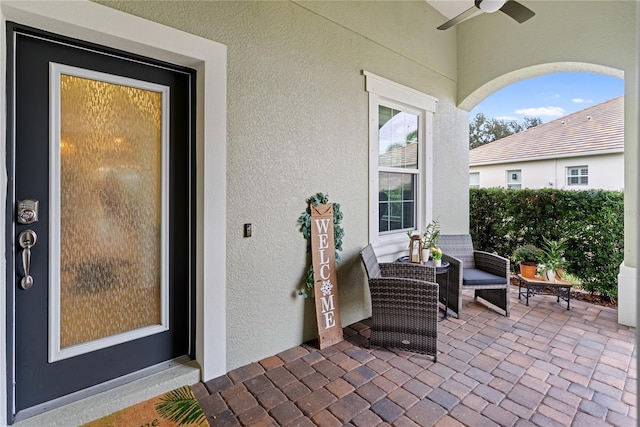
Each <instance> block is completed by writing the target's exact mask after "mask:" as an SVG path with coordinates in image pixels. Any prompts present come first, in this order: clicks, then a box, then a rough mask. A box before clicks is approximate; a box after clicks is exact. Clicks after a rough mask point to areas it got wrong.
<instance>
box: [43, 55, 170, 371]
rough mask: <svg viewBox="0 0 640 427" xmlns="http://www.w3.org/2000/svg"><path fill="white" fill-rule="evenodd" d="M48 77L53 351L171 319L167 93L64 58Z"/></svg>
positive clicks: (161, 325) (95, 343) (137, 333)
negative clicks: (66, 63)
mask: <svg viewBox="0 0 640 427" xmlns="http://www.w3.org/2000/svg"><path fill="white" fill-rule="evenodd" d="M52 83H54V84H53V85H52V86H53V87H54V89H53V90H54V91H55V92H56V93H54V94H52V95H53V96H52V99H54V97H55V99H56V100H55V101H54V102H53V104H52V111H51V115H52V119H54V120H52V130H53V132H52V133H53V135H52V147H51V153H52V161H51V164H52V167H51V171H52V172H51V173H52V176H51V182H52V185H51V187H52V188H51V195H50V196H51V198H52V199H51V200H52V202H51V205H52V206H51V210H52V215H51V218H58V219H59V223H58V224H57V227H56V224H52V229H53V231H52V239H51V241H52V242H53V245H58V248H57V250H55V248H52V249H53V250H52V253H53V254H56V253H57V257H56V255H54V256H53V258H54V260H55V262H52V263H51V270H52V271H51V276H50V277H51V278H52V283H51V285H52V286H51V293H50V296H51V307H52V308H53V310H52V312H53V311H55V312H53V313H52V322H51V323H52V327H51V334H50V335H51V337H50V341H51V344H50V359H52V360H57V359H62V358H65V357H70V356H73V355H77V354H82V353H85V352H87V351H92V350H95V349H97V348H103V347H105V346H109V345H114V344H118V343H120V342H124V341H128V340H131V339H137V338H139V337H141V336H146V335H149V334H153V333H157V332H161V331H164V330H166V329H167V319H166V316H167V314H166V313H167V295H166V293H167V291H166V282H167V278H166V271H167V265H166V264H167V248H166V237H167V236H166V234H167V233H166V227H167V225H166V224H165V222H166V218H167V208H166V197H165V195H166V193H167V184H166V180H167V179H166V178H167V173H168V170H167V165H166V159H167V157H168V156H167V154H168V153H166V146H167V142H166V138H167V135H166V133H167V132H166V117H167V111H166V110H167V108H168V107H167V105H168V104H167V101H168V96H169V93H168V89H167V88H166V87H162V86H158V85H152V84H148V83H146V84H145V83H144V82H139V81H133V80H130V79H123V78H119V77H116V76H111V75H103V74H102V73H94V72H90V71H87V70H81V69H75V68H72V67H66V66H62V65H54V66H53V67H52ZM56 86H57V88H56ZM56 124H58V125H59V127H58V128H57V129H56V127H57V126H56ZM57 233H59V236H57V238H56V236H55V235H56V234H57ZM55 258H57V259H55Z"/></svg>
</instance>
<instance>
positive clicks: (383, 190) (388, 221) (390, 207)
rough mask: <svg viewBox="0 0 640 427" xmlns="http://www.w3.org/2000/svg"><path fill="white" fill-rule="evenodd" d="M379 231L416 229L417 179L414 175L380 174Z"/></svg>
mask: <svg viewBox="0 0 640 427" xmlns="http://www.w3.org/2000/svg"><path fill="white" fill-rule="evenodd" d="M379 183H380V189H379V195H378V198H379V199H378V209H379V230H380V232H383V231H392V230H403V229H409V228H415V216H416V214H415V210H416V203H415V201H416V197H415V196H416V179H415V176H414V175H413V174H403V173H389V172H380V173H379Z"/></svg>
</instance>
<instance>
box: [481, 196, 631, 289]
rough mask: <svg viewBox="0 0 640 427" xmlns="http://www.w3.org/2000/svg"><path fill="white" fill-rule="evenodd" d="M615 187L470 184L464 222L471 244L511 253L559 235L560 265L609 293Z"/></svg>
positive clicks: (617, 223) (614, 270)
mask: <svg viewBox="0 0 640 427" xmlns="http://www.w3.org/2000/svg"><path fill="white" fill-rule="evenodd" d="M623 196H624V195H623V193H622V192H619V191H606V190H585V191H573V190H555V189H541V190H533V189H523V190H506V189H502V188H487V189H485V188H482V189H470V195H469V203H470V206H469V212H470V219H469V225H470V226H469V228H470V230H469V231H470V233H471V235H472V237H473V240H474V244H475V245H476V248H477V249H480V250H485V251H489V252H496V253H498V254H512V253H513V252H514V251H515V249H516V248H518V247H519V246H524V245H526V244H532V245H534V246H537V247H542V246H543V243H544V242H543V237H544V238H547V239H549V240H555V241H559V240H561V239H565V242H564V247H565V252H564V255H565V258H566V260H567V266H566V267H565V269H566V270H567V271H568V272H570V273H573V274H574V275H576V276H577V277H578V278H579V279H580V280H581V281H582V287H583V288H584V289H585V290H587V291H589V292H592V293H598V294H600V295H603V296H607V297H611V298H615V297H616V296H617V293H618V286H617V284H618V280H617V276H618V269H619V266H620V264H621V263H622V261H623V259H624V253H623V245H624V223H623V222H624V219H623V218H624V197H623Z"/></svg>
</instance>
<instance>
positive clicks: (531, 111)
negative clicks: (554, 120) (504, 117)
mask: <svg viewBox="0 0 640 427" xmlns="http://www.w3.org/2000/svg"><path fill="white" fill-rule="evenodd" d="M516 114H524V115H525V116H530V117H540V116H550V117H562V116H564V115H565V110H564V108H562V107H537V108H521V109H519V110H516Z"/></svg>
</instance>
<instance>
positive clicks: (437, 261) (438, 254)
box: [431, 248, 442, 267]
mask: <svg viewBox="0 0 640 427" xmlns="http://www.w3.org/2000/svg"><path fill="white" fill-rule="evenodd" d="M431 256H433V265H434V266H436V267H440V266H441V265H442V249H440V248H433V249H431Z"/></svg>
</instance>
